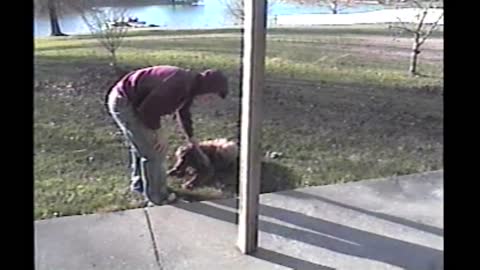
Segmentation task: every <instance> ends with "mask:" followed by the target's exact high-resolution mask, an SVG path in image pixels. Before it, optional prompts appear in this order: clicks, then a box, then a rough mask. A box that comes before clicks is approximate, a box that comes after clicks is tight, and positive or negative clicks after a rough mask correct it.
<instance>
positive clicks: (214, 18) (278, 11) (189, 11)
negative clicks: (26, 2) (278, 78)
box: [34, 0, 381, 37]
mask: <svg viewBox="0 0 480 270" xmlns="http://www.w3.org/2000/svg"><path fill="white" fill-rule="evenodd" d="M118 7H120V8H122V6H118ZM127 8H128V15H129V16H132V17H137V18H138V19H139V20H140V21H145V22H146V23H147V24H155V25H158V26H159V27H161V28H163V29H199V28H221V27H228V26H234V25H235V20H234V19H233V18H231V17H230V16H229V14H228V12H227V11H226V7H225V5H224V3H223V2H222V0H204V1H202V2H201V3H200V5H197V6H189V5H152V4H149V5H142V6H140V5H139V6H132V5H129V6H128V7H127ZM378 9H381V6H375V5H364V6H355V7H346V8H344V9H342V10H341V11H340V13H356V12H366V11H372V10H378ZM322 13H323V14H328V13H331V11H330V10H329V9H328V8H327V7H311V6H304V5H296V4H286V3H277V4H273V5H271V6H270V8H269V22H270V23H274V18H275V16H282V15H296V14H322ZM60 26H61V29H62V31H63V32H64V33H66V34H70V35H72V34H84V33H88V28H87V26H86V25H85V24H84V22H83V20H82V18H81V17H80V15H79V14H75V13H66V14H63V15H62V17H61V19H60ZM49 34H50V21H49V19H48V16H46V15H37V16H36V17H35V20H34V35H35V36H36V37H40V36H48V35H49Z"/></svg>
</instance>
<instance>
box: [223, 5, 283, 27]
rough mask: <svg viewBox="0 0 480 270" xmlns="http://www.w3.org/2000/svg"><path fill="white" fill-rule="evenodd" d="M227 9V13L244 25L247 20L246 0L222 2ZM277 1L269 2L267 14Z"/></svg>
mask: <svg viewBox="0 0 480 270" xmlns="http://www.w3.org/2000/svg"><path fill="white" fill-rule="evenodd" d="M222 2H223V4H224V5H225V7H226V11H227V13H228V14H229V15H230V16H231V17H232V18H233V19H234V20H235V21H236V22H237V23H240V24H241V23H243V20H244V19H245V14H244V10H245V6H244V0H222ZM275 2H276V1H275V0H269V1H268V4H267V12H270V10H271V8H272V6H273V5H274V4H275Z"/></svg>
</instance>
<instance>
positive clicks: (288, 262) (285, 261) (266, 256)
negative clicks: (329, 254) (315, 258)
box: [252, 248, 335, 270]
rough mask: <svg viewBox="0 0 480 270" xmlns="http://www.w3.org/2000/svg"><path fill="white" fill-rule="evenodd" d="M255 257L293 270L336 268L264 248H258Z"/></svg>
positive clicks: (332, 269) (328, 269) (326, 269)
mask: <svg viewBox="0 0 480 270" xmlns="http://www.w3.org/2000/svg"><path fill="white" fill-rule="evenodd" d="M252 256H253V257H255V258H257V259H261V260H264V261H268V262H271V263H274V264H278V265H282V266H285V267H288V268H291V269H302V270H334V269H335V268H331V267H327V266H323V265H319V264H316V263H312V262H308V261H305V260H300V259H298V258H294V257H291V256H287V255H285V254H281V253H278V252H275V251H271V250H268V249H264V248H258V249H257V251H255V253H254V254H252Z"/></svg>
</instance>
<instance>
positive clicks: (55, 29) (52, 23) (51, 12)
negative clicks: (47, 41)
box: [48, 0, 66, 36]
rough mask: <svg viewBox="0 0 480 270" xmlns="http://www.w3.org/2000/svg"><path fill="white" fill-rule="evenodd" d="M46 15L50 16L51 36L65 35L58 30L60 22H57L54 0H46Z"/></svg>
mask: <svg viewBox="0 0 480 270" xmlns="http://www.w3.org/2000/svg"><path fill="white" fill-rule="evenodd" d="M48 15H49V17H50V30H51V32H50V35H51V36H66V35H65V34H64V33H62V30H60V24H59V23H58V15H57V7H56V6H55V0H48Z"/></svg>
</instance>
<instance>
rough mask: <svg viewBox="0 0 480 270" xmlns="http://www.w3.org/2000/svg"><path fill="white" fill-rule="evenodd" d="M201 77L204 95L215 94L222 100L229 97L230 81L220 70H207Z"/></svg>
mask: <svg viewBox="0 0 480 270" xmlns="http://www.w3.org/2000/svg"><path fill="white" fill-rule="evenodd" d="M200 77H201V80H202V84H201V85H202V89H201V90H202V91H201V92H202V93H205V94H206V93H214V94H217V95H218V96H219V97H221V98H225V97H226V96H227V95H228V79H227V77H226V76H225V75H224V74H223V73H222V72H221V71H220V70H216V69H207V70H205V71H203V72H201V73H200Z"/></svg>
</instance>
